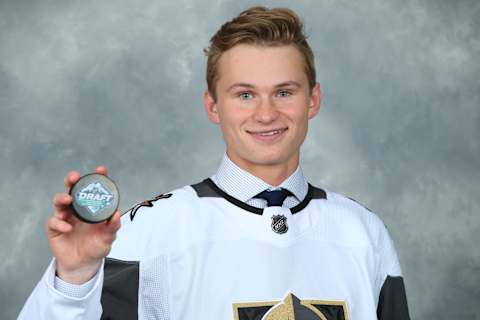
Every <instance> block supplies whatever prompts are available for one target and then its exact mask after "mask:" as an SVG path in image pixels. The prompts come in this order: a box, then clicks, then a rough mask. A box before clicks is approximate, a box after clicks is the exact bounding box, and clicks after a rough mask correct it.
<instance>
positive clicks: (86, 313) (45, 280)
mask: <svg viewBox="0 0 480 320" xmlns="http://www.w3.org/2000/svg"><path fill="white" fill-rule="evenodd" d="M94 279H95V280H94V283H93V286H92V288H91V289H90V290H89V291H88V292H87V293H86V294H85V295H84V296H81V297H74V296H70V295H67V294H64V293H62V292H60V291H59V290H57V289H55V288H54V281H55V259H53V260H52V262H51V263H50V265H49V266H48V268H47V270H46V271H45V273H44V275H43V277H42V278H41V280H40V281H39V282H38V284H37V286H36V287H35V289H34V290H33V292H32V293H31V294H30V296H29V298H28V300H27V302H26V303H25V305H24V306H23V309H22V311H21V312H20V315H19V316H18V319H20V320H24V319H25V320H27V319H38V320H50V319H68V320H70V319H71V320H76V319H79V320H80V319H100V317H101V315H102V306H101V304H100V297H101V293H102V283H103V263H102V266H101V268H100V271H99V272H98V274H97V275H96V277H95V278H94Z"/></svg>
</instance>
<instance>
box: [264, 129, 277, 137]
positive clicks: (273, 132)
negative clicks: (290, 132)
mask: <svg viewBox="0 0 480 320" xmlns="http://www.w3.org/2000/svg"><path fill="white" fill-rule="evenodd" d="M277 133H280V130H275V131H270V132H265V133H260V135H261V136H273V135H274V134H277Z"/></svg>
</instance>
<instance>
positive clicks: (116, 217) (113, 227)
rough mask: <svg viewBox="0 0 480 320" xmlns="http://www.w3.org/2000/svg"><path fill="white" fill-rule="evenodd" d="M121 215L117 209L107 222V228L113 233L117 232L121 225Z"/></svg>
mask: <svg viewBox="0 0 480 320" xmlns="http://www.w3.org/2000/svg"><path fill="white" fill-rule="evenodd" d="M121 216H122V214H121V213H120V210H117V211H115V213H114V214H113V216H112V217H111V218H110V219H109V220H108V221H107V222H106V225H105V226H106V228H107V230H108V231H109V232H111V233H116V232H117V231H118V229H120V226H121V222H120V221H121V219H120V218H121Z"/></svg>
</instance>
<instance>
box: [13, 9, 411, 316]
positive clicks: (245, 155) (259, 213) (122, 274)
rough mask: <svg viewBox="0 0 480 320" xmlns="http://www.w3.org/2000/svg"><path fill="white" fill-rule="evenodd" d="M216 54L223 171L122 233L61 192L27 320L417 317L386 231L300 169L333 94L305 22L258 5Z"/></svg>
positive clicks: (226, 33)
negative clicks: (80, 214)
mask: <svg viewBox="0 0 480 320" xmlns="http://www.w3.org/2000/svg"><path fill="white" fill-rule="evenodd" d="M207 54H208V65H207V83H208V89H207V91H206V92H205V96H204V102H205V110H206V112H207V114H208V117H209V119H210V120H211V121H212V122H213V123H215V124H219V125H220V127H221V130H222V133H223V136H224V139H225V144H226V153H225V155H224V158H223V162H222V163H221V165H220V167H219V169H218V171H217V172H216V174H215V175H213V176H212V177H211V178H208V179H205V180H204V181H202V182H200V183H197V184H194V185H191V186H185V187H183V188H180V189H176V190H174V191H172V192H170V193H166V194H162V195H160V196H158V197H156V198H154V199H152V200H149V201H144V202H142V203H140V204H139V205H137V206H135V207H134V208H132V209H131V210H129V211H128V212H127V213H126V214H125V215H123V217H122V218H121V224H122V227H121V228H120V213H119V212H117V213H116V214H115V216H114V217H113V218H112V219H111V220H110V221H109V222H106V223H103V224H99V225H89V224H85V223H82V222H80V221H79V220H76V219H75V218H74V217H73V216H72V214H71V211H70V210H71V209H70V204H71V197H70V196H68V195H67V194H59V195H57V196H56V197H55V198H54V205H55V211H54V214H53V216H52V217H51V218H50V219H49V222H48V223H47V235H48V239H49V244H50V247H51V250H52V253H53V256H54V260H53V261H52V264H51V265H50V266H49V268H48V270H47V271H46V273H45V275H44V277H43V278H42V280H41V281H40V283H39V284H38V285H37V287H36V288H35V290H34V292H33V293H32V295H31V296H30V298H29V300H28V301H27V303H26V305H25V307H24V309H23V310H22V313H21V315H20V318H21V319H98V318H102V319H136V318H138V319H169V320H170V319H171V320H173V319H238V320H246V319H297V320H298V319H302V320H309V319H323V320H325V319H327V320H339V319H355V320H356V319H375V318H378V319H389V320H396V319H409V316H408V310H407V304H406V297H405V292H404V286H403V280H402V277H401V271H400V267H399V263H398V260H397V256H396V253H395V249H394V247H393V243H392V241H391V239H390V237H389V235H388V232H387V230H386V229H385V227H384V225H383V223H382V222H381V221H380V220H379V218H378V217H377V216H376V215H374V214H373V213H371V212H370V211H368V210H367V209H365V208H364V207H362V206H360V205H359V204H357V203H356V202H354V201H352V200H349V199H348V198H346V197H343V196H341V195H338V194H335V193H333V192H328V191H324V190H322V189H319V188H316V187H314V186H312V185H310V184H308V183H307V181H306V180H305V178H304V176H303V174H302V171H301V168H300V167H299V150H300V146H301V145H302V143H303V141H304V139H305V136H306V133H307V127H308V121H309V120H310V119H312V118H313V117H315V116H316V114H317V113H318V111H319V107H320V98H321V93H320V86H319V84H318V83H317V82H316V80H315V68H314V58H313V53H312V50H311V49H310V47H309V45H308V43H307V41H306V39H305V36H304V34H303V30H302V25H301V23H300V21H299V19H298V17H297V16H296V15H295V13H293V12H292V11H290V10H287V9H271V10H269V9H266V8H263V7H254V8H250V9H248V10H246V11H244V12H243V13H241V14H240V15H239V16H238V17H236V18H234V19H233V20H232V21H230V22H227V23H226V24H224V25H223V26H222V27H221V29H220V30H219V31H218V32H217V33H216V34H215V35H214V36H213V38H212V39H211V42H210V47H209V49H208V50H207ZM96 171H97V172H99V173H103V174H106V169H105V168H103V167H99V168H97V170H96ZM78 179H79V174H78V173H77V172H71V173H70V174H68V175H67V177H66V180H65V184H66V187H67V188H68V187H70V186H71V185H72V184H73V183H75V182H76V181H77V180H78ZM117 231H118V235H117V240H115V241H114V242H113V240H114V239H115V237H116V234H117ZM112 242H113V243H112ZM110 247H111V250H110ZM107 255H108V257H107V258H104V257H106V256H107Z"/></svg>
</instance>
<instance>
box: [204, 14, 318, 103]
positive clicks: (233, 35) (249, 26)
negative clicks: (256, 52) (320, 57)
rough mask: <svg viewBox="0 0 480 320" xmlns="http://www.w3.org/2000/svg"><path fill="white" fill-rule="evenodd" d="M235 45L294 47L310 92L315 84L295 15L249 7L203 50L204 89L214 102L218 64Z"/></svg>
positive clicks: (311, 60) (304, 38) (307, 48)
mask: <svg viewBox="0 0 480 320" xmlns="http://www.w3.org/2000/svg"><path fill="white" fill-rule="evenodd" d="M238 44H249V45H258V46H272V47H273V46H283V45H294V46H295V47H296V48H297V49H298V50H299V51H300V53H301V55H302V57H303V60H304V67H305V74H306V75H307V78H308V82H309V86H310V89H313V87H314V86H315V83H316V73H315V61H314V55H313V51H312V49H311V48H310V45H309V44H308V42H307V36H306V35H305V32H304V28H303V23H302V21H301V20H300V18H299V17H298V15H297V14H296V13H295V12H294V11H292V10H290V9H287V8H272V9H268V8H265V7H261V6H256V7H251V8H249V9H247V10H245V11H243V12H242V13H240V14H239V15H238V16H237V17H235V18H233V19H232V20H230V21H228V22H226V23H224V24H223V25H222V27H221V28H220V29H219V30H218V31H217V32H216V33H215V34H214V35H213V37H212V38H211V39H210V45H209V47H208V48H206V49H204V52H205V54H206V55H207V57H208V59H207V72H206V78H207V86H208V90H209V91H210V93H211V94H212V96H213V97H214V99H215V100H216V97H217V96H216V91H215V84H216V82H217V80H218V61H219V60H220V57H221V56H222V54H223V53H224V52H225V51H227V50H229V49H231V48H233V47H234V46H236V45H238Z"/></svg>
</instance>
